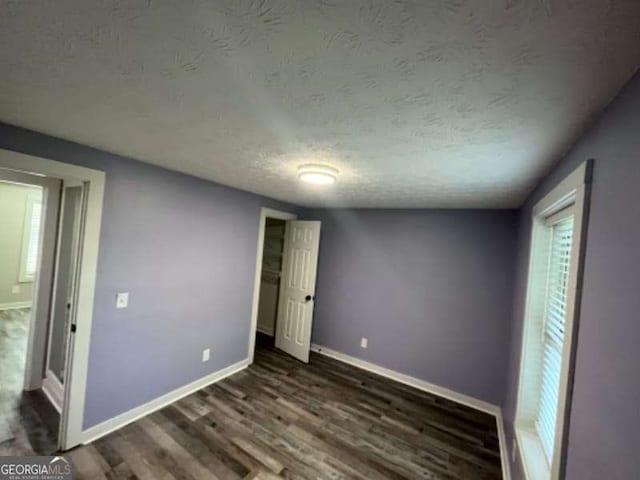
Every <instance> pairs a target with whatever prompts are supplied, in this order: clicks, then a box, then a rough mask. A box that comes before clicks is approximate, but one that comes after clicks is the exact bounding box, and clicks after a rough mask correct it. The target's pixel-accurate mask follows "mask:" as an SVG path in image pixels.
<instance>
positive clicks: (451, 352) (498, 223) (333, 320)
mask: <svg viewBox="0 0 640 480" xmlns="http://www.w3.org/2000/svg"><path fill="white" fill-rule="evenodd" d="M304 216H305V218H308V219H317V220H321V221H322V231H321V242H320V261H319V269H318V285H317V290H316V291H317V300H316V310H315V317H314V329H313V338H312V341H313V342H314V343H317V344H319V345H323V346H325V347H328V348H331V349H334V350H337V351H339V352H343V353H346V354H348V355H352V356H354V357H358V358H361V359H363V360H367V361H370V362H373V363H376V364H378V365H381V366H384V367H387V368H390V369H393V370H397V371H400V372H402V373H405V374H408V375H412V376H415V377H417V378H420V379H423V380H426V381H428V382H432V383H435V384H437V385H440V386H443V387H447V388H450V389H452V390H455V391H457V392H460V393H464V394H466V395H471V396H474V397H476V398H479V399H482V400H485V401H487V402H491V403H494V404H500V402H501V401H502V398H503V392H504V390H505V377H506V364H507V359H508V355H507V351H506V348H505V346H506V345H507V344H508V341H509V322H510V320H511V308H512V300H511V292H512V280H513V264H514V258H515V240H516V213H515V212H512V211H501V212H497V211H453V210H441V211H437V210H340V209H338V210H308V211H305V212H304ZM361 337H367V338H368V339H369V346H368V348H367V349H366V350H365V349H361V348H360V339H361Z"/></svg>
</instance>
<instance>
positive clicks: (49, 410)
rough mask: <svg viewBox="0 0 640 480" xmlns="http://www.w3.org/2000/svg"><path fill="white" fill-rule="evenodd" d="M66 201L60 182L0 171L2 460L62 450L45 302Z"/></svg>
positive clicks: (0, 439)
mask: <svg viewBox="0 0 640 480" xmlns="http://www.w3.org/2000/svg"><path fill="white" fill-rule="evenodd" d="M59 199H60V182H59V181H56V180H49V179H43V178H40V177H37V176H33V175H27V174H23V173H18V172H11V171H3V170H1V169H0V217H1V218H2V219H3V228H2V230H1V231H0V378H1V380H0V455H29V454H41V455H47V454H51V453H53V452H55V451H57V449H58V437H59V423H60V414H59V408H56V407H55V405H54V404H53V403H52V402H50V401H49V400H48V397H47V395H46V393H45V392H44V390H43V389H42V388H41V387H42V371H43V368H42V361H43V359H44V358H45V357H46V352H45V351H44V348H45V342H43V341H42V340H43V336H44V335H46V332H47V330H48V311H46V309H45V308H39V300H40V299H42V298H44V297H48V296H49V295H50V292H51V290H50V281H49V280H48V279H50V278H51V274H52V265H51V263H52V261H51V260H52V259H53V257H54V255H55V248H56V245H55V242H52V239H54V237H55V230H56V221H57V218H58V209H59V204H58V203H59ZM38 370H39V372H38V375H36V372H37V371H38ZM36 376H39V382H34V381H33V378H34V377H36Z"/></svg>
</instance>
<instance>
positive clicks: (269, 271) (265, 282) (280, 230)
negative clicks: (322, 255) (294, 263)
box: [256, 217, 287, 347]
mask: <svg viewBox="0 0 640 480" xmlns="http://www.w3.org/2000/svg"><path fill="white" fill-rule="evenodd" d="M286 225H287V224H286V221H285V220H282V219H279V218H272V217H267V219H266V221H265V227H264V242H263V248H262V271H261V274H260V297H259V302H258V327H257V331H256V345H259V346H265V347H275V345H276V339H275V335H276V322H277V320H278V299H279V297H280V279H281V278H282V256H283V253H284V231H285V227H286Z"/></svg>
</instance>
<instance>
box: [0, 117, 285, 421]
mask: <svg viewBox="0 0 640 480" xmlns="http://www.w3.org/2000/svg"><path fill="white" fill-rule="evenodd" d="M0 148H5V149H9V150H14V151H18V152H22V153H27V154H31V155H36V156H41V157H45V158H50V159H53V160H58V161H62V162H68V163H73V164H77V165H83V166H87V167H91V168H95V169H99V170H104V171H105V172H106V178H107V180H106V191H105V201H104V211H103V219H102V230H101V239H100V256H99V261H98V276H97V285H96V297H95V309H94V320H93V329H92V336H91V347H90V358H89V375H88V384H87V402H86V409H85V417H84V426H85V428H87V427H90V426H93V425H96V424H97V423H100V422H102V421H104V420H107V419H109V418H111V417H113V416H115V415H117V414H119V413H122V412H125V411H127V410H129V409H131V408H133V407H136V406H138V405H141V404H143V403H145V402H147V401H149V400H152V399H154V398H156V397H158V396H160V395H162V394H164V393H167V392H169V391H171V390H173V389H175V388H178V387H181V386H183V385H185V384H188V383H189V382H192V381H194V380H196V379H198V378H200V377H203V376H205V375H207V374H209V373H212V372H215V371H217V370H220V369H221V368H224V367H226V366H228V365H231V364H233V363H235V362H239V361H241V360H243V359H245V358H246V357H247V348H248V338H249V327H250V316H251V304H252V295H253V280H254V272H255V261H256V246H257V235H258V223H259V211H260V206H263V205H264V206H271V207H275V208H285V209H289V210H290V209H291V208H290V207H288V206H286V205H283V204H280V203H277V202H274V201H271V200H268V199H265V198H263V197H259V196H257V195H253V194H249V193H245V192H241V191H239V190H235V189H232V188H227V187H223V186H220V185H216V184H213V183H210V182H207V181H204V180H200V179H196V178H193V177H189V176H186V175H182V174H179V173H175V172H170V171H168V170H164V169H161V168H156V167H153V166H149V165H146V164H143V163H140V162H136V161H133V160H130V159H126V158H122V157H118V156H115V155H110V154H107V153H104V152H101V151H98V150H94V149H91V148H87V147H84V146H81V145H77V144H74V143H70V142H66V141H63V140H59V139H55V138H52V137H48V136H45V135H41V134H38V133H35V132H31V131H28V130H23V129H19V128H16V127H12V126H9V125H5V124H0ZM122 291H128V292H130V297H129V308H128V309H126V310H116V309H115V307H114V305H115V294H116V292H122ZM78 328H82V325H79V326H78ZM208 347H209V348H211V352H212V358H211V360H210V362H209V363H202V362H201V361H200V359H201V353H202V350H203V349H204V348H208Z"/></svg>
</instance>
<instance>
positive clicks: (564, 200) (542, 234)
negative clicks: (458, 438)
mask: <svg viewBox="0 0 640 480" xmlns="http://www.w3.org/2000/svg"><path fill="white" fill-rule="evenodd" d="M592 168H593V161H591V160H589V161H587V162H584V163H583V164H581V165H580V166H579V167H578V168H577V169H575V170H574V171H573V172H572V173H571V174H570V175H568V176H567V177H566V178H565V179H564V180H563V181H562V182H560V184H558V185H557V186H556V187H555V188H554V189H553V190H552V191H551V192H549V193H548V194H547V195H546V196H545V197H544V198H543V199H542V200H540V201H539V202H538V203H537V204H536V205H535V207H534V208H533V218H532V228H531V244H530V256H529V274H528V279H527V300H526V305H525V317H524V328H523V334H522V347H521V356H520V379H519V382H518V403H517V409H516V422H515V430H516V438H517V442H518V450H519V452H520V460H521V462H522V467H523V470H524V472H525V477H526V478H527V480H559V479H561V478H563V474H564V468H565V457H566V446H567V436H566V435H565V433H566V432H567V427H568V422H569V410H570V404H571V393H572V390H573V366H574V360H575V347H576V341H575V340H576V336H577V322H578V317H579V309H580V299H581V293H582V272H583V263H584V262H583V260H584V250H585V244H586V242H585V240H586V235H585V231H586V224H587V217H588V197H589V191H590V183H591V172H592ZM567 207H572V208H573V210H574V214H575V217H574V234H573V235H574V237H573V238H574V241H573V245H572V249H571V267H570V272H569V285H568V297H567V315H566V320H565V322H566V323H565V343H564V346H563V351H562V369H561V372H560V390H559V398H558V410H557V417H556V418H557V422H556V436H555V442H554V452H553V458H552V461H551V465H549V464H548V462H547V460H546V457H545V455H544V452H543V449H542V445H540V443H539V440H538V437H537V434H535V433H534V432H535V427H534V426H533V424H532V419H533V418H532V417H533V415H532V413H533V407H532V405H533V403H535V401H534V399H533V398H532V395H530V394H529V392H530V391H531V389H535V385H532V380H531V377H532V376H531V375H529V376H528V375H527V372H525V368H524V366H525V363H526V361H527V358H528V355H527V354H528V353H530V352H529V351H528V348H529V349H531V348H532V347H531V346H530V345H528V344H529V343H531V342H529V341H528V339H529V338H530V337H531V335H533V333H531V328H534V325H535V322H534V321H533V318H534V317H535V316H536V315H537V314H538V312H536V309H537V308H539V306H540V301H539V300H540V295H541V290H542V288H541V285H545V286H546V269H541V268H540V262H538V261H536V260H537V258H539V256H540V255H547V253H546V251H545V249H546V248H548V247H547V246H546V242H545V238H546V235H548V226H547V222H548V220H549V219H550V218H551V217H553V216H554V215H556V214H558V213H559V212H561V211H562V210H565V209H566V208H567ZM529 362H531V358H530V359H529Z"/></svg>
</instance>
